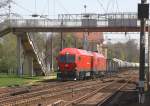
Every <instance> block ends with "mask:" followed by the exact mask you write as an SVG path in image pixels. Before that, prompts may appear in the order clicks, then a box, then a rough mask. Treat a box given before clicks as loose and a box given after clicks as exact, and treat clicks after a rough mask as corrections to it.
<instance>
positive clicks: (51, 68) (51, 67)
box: [50, 33, 54, 71]
mask: <svg viewBox="0 0 150 106" xmlns="http://www.w3.org/2000/svg"><path fill="white" fill-rule="evenodd" d="M53 34H54V33H52V34H51V39H50V40H51V41H50V42H51V60H50V62H51V63H50V70H51V71H54V70H53Z"/></svg>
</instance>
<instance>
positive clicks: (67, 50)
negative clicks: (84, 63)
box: [60, 48, 93, 56]
mask: <svg viewBox="0 0 150 106" xmlns="http://www.w3.org/2000/svg"><path fill="white" fill-rule="evenodd" d="M66 53H69V54H80V55H89V56H93V54H92V52H90V51H89V52H88V51H86V50H82V49H77V48H65V49H63V50H62V51H61V52H60V54H66Z"/></svg>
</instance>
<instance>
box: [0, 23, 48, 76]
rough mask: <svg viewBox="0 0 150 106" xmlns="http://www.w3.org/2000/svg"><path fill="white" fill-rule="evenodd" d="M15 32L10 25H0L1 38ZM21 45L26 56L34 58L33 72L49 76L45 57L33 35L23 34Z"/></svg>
mask: <svg viewBox="0 0 150 106" xmlns="http://www.w3.org/2000/svg"><path fill="white" fill-rule="evenodd" d="M10 32H13V31H12V29H11V28H9V27H8V23H7V24H6V23H5V22H2V23H0V37H2V36H4V35H6V34H8V33H10ZM21 34H22V35H19V36H21V44H22V48H23V51H24V52H25V54H30V55H31V56H32V58H33V71H34V72H35V73H36V75H45V76H48V75H49V72H48V70H47V67H46V65H45V62H44V58H45V56H44V55H42V53H40V52H39V50H38V47H37V45H36V44H35V43H34V38H33V36H32V33H21Z"/></svg>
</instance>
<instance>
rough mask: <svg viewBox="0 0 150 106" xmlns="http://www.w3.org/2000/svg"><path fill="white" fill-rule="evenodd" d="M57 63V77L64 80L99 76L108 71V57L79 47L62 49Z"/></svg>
mask: <svg viewBox="0 0 150 106" xmlns="http://www.w3.org/2000/svg"><path fill="white" fill-rule="evenodd" d="M57 63H58V68H59V71H58V76H57V77H58V78H59V79H62V80H68V79H74V80H76V79H86V78H93V77H99V76H101V75H103V74H104V72H105V71H106V58H105V57H104V56H103V55H102V54H99V53H96V52H90V51H86V50H82V49H77V48H65V49H63V50H62V51H60V53H59V55H58V57H57Z"/></svg>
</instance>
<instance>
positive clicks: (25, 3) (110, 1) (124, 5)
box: [12, 0, 149, 16]
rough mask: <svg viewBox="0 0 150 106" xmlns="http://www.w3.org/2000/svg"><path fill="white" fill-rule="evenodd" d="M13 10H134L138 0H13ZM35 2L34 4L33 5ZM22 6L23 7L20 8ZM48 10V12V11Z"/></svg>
mask: <svg viewBox="0 0 150 106" xmlns="http://www.w3.org/2000/svg"><path fill="white" fill-rule="evenodd" d="M14 1H15V3H16V4H17V5H16V4H13V5H12V6H13V10H12V11H15V12H17V13H19V14H23V15H29V14H32V13H38V14H40V15H41V14H42V15H50V16H54V15H57V14H61V13H67V14H71V13H78V14H80V13H83V12H84V11H85V9H84V5H87V8H86V11H87V12H88V13H105V12H116V11H119V12H136V11H137V3H139V2H140V0H14ZM148 1H149V0H148ZM35 4H36V5H35ZM21 7H23V8H24V9H23V8H21ZM48 11H49V12H48Z"/></svg>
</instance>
